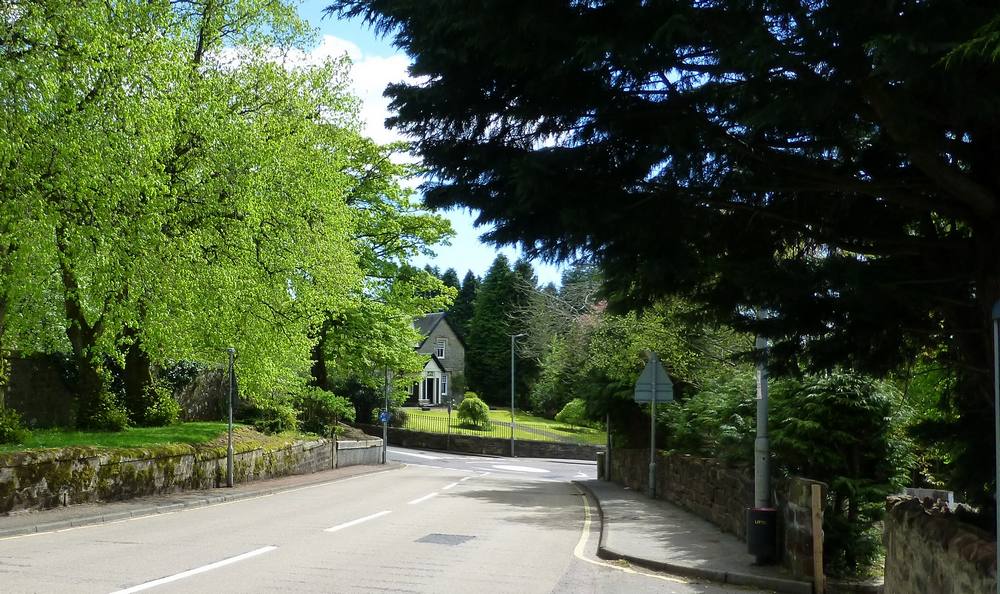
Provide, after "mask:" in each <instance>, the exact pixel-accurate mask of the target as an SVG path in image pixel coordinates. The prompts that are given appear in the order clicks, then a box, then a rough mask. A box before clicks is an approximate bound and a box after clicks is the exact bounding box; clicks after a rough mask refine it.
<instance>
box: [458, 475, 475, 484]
mask: <svg viewBox="0 0 1000 594" xmlns="http://www.w3.org/2000/svg"><path fill="white" fill-rule="evenodd" d="M470 478H472V477H471V476H467V477H465V478H463V479H461V480H459V481H458V482H460V483H464V482H465V481H467V480H469V479H470Z"/></svg>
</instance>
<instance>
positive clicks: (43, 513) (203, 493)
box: [0, 463, 403, 540]
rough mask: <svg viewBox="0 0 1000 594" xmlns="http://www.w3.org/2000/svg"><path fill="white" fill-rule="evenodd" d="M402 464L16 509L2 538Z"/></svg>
mask: <svg viewBox="0 0 1000 594" xmlns="http://www.w3.org/2000/svg"><path fill="white" fill-rule="evenodd" d="M402 466H403V465H402V464H398V463H389V464H386V465H384V466H381V465H379V466H364V465H360V466H347V467H344V468H336V469H331V470H325V471H322V472H316V473H312V474H297V475H291V476H284V477H280V478H276V479H270V480H265V481H254V482H250V483H244V484H237V485H235V486H234V487H233V488H231V489H230V488H218V489H205V490H198V491H181V492H178V493H171V494H169V495H151V496H147V497H140V498H136V499H129V500H125V501H115V502H99V503H83V504H77V505H69V506H65V507H57V508H51V509H44V510H26V511H16V512H12V513H11V514H10V515H8V516H0V540H2V539H4V538H9V537H13V536H20V535H23V534H33V533H41V532H53V531H58V530H66V529H68V528H77V527H80V526H90V525H94V524H105V523H111V522H119V521H123V520H128V519H132V518H140V517H143V516H151V515H156V514H166V513H173V512H176V511H180V510H183V509H191V508H197V507H205V506H209V505H218V504H220V503H229V502H233V501H239V500H242V499H253V498H255V497H266V496H269V495H274V494H276V493H281V492H285V491H291V490H295V489H298V488H302V487H310V486H314V485H321V484H324V483H330V482H335V481H343V480H348V479H351V478H353V477H356V476H362V475H368V474H374V473H379V472H386V471H389V470H395V469H398V468H401V467H402Z"/></svg>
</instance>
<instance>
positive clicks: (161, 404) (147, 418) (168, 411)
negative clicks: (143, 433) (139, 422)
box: [143, 382, 181, 427]
mask: <svg viewBox="0 0 1000 594" xmlns="http://www.w3.org/2000/svg"><path fill="white" fill-rule="evenodd" d="M146 403H147V404H146V410H145V412H144V413H143V421H144V422H143V424H144V425H146V426H147V427H164V426H167V425H173V424H174V423H176V422H177V421H179V420H180V416H181V405H180V404H179V403H178V402H177V400H176V399H174V395H173V393H172V392H171V390H170V386H169V385H168V384H166V383H160V382H157V383H154V384H153V385H152V386H150V387H149V388H147V393H146Z"/></svg>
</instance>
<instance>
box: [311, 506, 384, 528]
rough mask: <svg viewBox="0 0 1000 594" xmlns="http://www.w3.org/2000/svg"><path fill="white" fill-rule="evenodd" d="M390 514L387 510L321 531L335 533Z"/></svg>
mask: <svg viewBox="0 0 1000 594" xmlns="http://www.w3.org/2000/svg"><path fill="white" fill-rule="evenodd" d="M391 513H392V512H391V511H389V510H385V511H380V512H378V513H374V514H372V515H370V516H365V517H363V518H358V519H357V520H351V521H350V522H344V523H343V524H337V525H336V526H332V527H330V528H326V529H324V530H323V532H336V531H338V530H343V529H344V528H350V527H351V526H357V525H358V524H360V523H362V522H367V521H368V520H374V519H375V518H381V517H382V516H384V515H386V514H391Z"/></svg>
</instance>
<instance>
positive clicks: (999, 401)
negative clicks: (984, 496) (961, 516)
mask: <svg viewBox="0 0 1000 594" xmlns="http://www.w3.org/2000/svg"><path fill="white" fill-rule="evenodd" d="M993 448H994V455H995V456H996V458H994V460H995V462H994V464H995V470H996V484H994V486H993V498H994V501H995V502H996V505H995V507H996V515H997V517H996V527H997V538H998V539H1000V491H998V490H1000V300H998V301H997V302H996V303H994V304H993ZM996 549H997V559H996V560H997V567H1000V546H998V547H996ZM997 594H1000V577H998V578H997Z"/></svg>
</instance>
